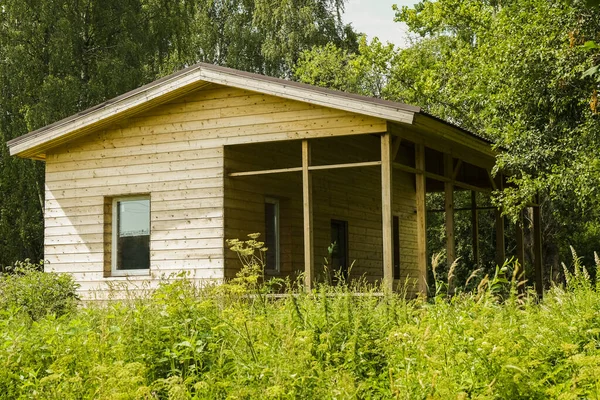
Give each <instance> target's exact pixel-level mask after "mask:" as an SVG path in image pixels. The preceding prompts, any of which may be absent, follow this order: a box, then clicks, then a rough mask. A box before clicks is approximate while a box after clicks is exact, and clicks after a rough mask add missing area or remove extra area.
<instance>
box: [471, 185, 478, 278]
mask: <svg viewBox="0 0 600 400" xmlns="http://www.w3.org/2000/svg"><path fill="white" fill-rule="evenodd" d="M471 234H472V246H473V248H472V249H473V262H474V264H475V268H479V215H478V214H477V192H475V191H471Z"/></svg>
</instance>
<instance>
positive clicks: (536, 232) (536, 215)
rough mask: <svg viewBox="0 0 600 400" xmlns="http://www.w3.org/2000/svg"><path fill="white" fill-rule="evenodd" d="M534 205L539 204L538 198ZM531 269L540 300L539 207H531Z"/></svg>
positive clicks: (540, 233)
mask: <svg viewBox="0 0 600 400" xmlns="http://www.w3.org/2000/svg"><path fill="white" fill-rule="evenodd" d="M536 203H537V204H540V201H539V198H538V199H536ZM533 267H534V270H535V290H536V292H537V294H538V296H539V297H540V298H541V297H542V296H543V294H544V264H543V259H542V212H541V207H539V206H538V207H533Z"/></svg>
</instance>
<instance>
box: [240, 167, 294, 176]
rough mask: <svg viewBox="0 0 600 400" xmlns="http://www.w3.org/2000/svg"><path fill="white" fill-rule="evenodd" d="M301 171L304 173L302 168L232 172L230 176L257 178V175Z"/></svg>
mask: <svg viewBox="0 0 600 400" xmlns="http://www.w3.org/2000/svg"><path fill="white" fill-rule="evenodd" d="M300 171H302V167H292V168H278V169H263V170H259V171H244V172H232V173H230V174H229V176H230V177H236V176H256V175H269V174H283V173H285V172H300Z"/></svg>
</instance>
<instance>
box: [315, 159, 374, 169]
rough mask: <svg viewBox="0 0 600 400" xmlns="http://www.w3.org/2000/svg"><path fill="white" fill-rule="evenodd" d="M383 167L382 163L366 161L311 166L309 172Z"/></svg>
mask: <svg viewBox="0 0 600 400" xmlns="http://www.w3.org/2000/svg"><path fill="white" fill-rule="evenodd" d="M378 165H381V161H365V162H355V163H346V164H329V165H310V166H309V167H308V170H309V171H318V170H323V169H340V168H358V167H374V166H378Z"/></svg>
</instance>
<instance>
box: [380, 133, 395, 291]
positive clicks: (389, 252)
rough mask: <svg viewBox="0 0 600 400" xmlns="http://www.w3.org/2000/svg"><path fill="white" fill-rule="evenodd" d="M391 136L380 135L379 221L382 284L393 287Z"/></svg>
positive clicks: (389, 287)
mask: <svg viewBox="0 0 600 400" xmlns="http://www.w3.org/2000/svg"><path fill="white" fill-rule="evenodd" d="M392 185H393V181H392V135H391V134H390V133H389V132H386V133H384V134H382V135H381V220H382V223H383V226H382V235H383V284H384V285H385V286H386V287H387V288H388V289H389V290H392V289H393V286H394V234H393V232H394V227H393V219H392V218H393V217H392V204H393V199H392V192H393V191H392Z"/></svg>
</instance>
